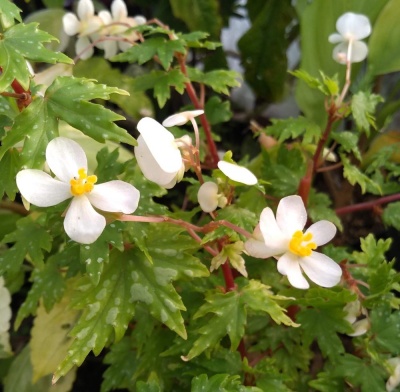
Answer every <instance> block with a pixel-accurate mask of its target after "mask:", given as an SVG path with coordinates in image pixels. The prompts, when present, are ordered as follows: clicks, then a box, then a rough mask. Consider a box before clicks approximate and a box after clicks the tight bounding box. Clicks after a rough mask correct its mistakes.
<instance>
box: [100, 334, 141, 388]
mask: <svg viewBox="0 0 400 392" xmlns="http://www.w3.org/2000/svg"><path fill="white" fill-rule="evenodd" d="M104 363H105V364H107V365H110V366H109V367H108V368H107V369H106V371H105V372H104V373H103V378H104V381H103V383H102V384H101V392H109V391H111V390H114V389H125V388H126V389H127V388H128V387H129V386H131V385H132V374H134V372H135V370H136V367H137V366H138V358H137V353H136V352H135V351H134V350H133V348H132V340H131V339H130V338H129V337H124V338H122V340H120V341H119V342H118V343H115V344H113V345H112V346H111V348H110V351H109V352H108V353H107V355H106V356H105V357H104Z"/></svg>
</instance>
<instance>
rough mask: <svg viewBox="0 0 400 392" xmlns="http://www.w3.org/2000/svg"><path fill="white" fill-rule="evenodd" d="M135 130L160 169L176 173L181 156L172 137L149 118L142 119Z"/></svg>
mask: <svg viewBox="0 0 400 392" xmlns="http://www.w3.org/2000/svg"><path fill="white" fill-rule="evenodd" d="M137 129H138V131H139V132H140V134H141V136H142V138H143V141H144V142H145V144H146V145H147V147H148V149H149V151H150V153H151V155H152V156H153V158H154V159H155V160H156V162H157V163H158V165H159V166H160V168H161V169H162V170H164V171H165V172H167V173H177V172H178V171H179V170H180V168H181V166H182V156H181V153H180V151H179V149H178V147H177V145H176V143H175V138H174V135H173V134H172V133H171V132H169V131H168V130H167V129H165V128H164V127H163V126H162V125H161V124H160V123H158V122H157V121H156V120H153V119H152V118H150V117H144V118H142V119H141V120H140V121H139V123H138V125H137Z"/></svg>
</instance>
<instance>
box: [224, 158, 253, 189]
mask: <svg viewBox="0 0 400 392" xmlns="http://www.w3.org/2000/svg"><path fill="white" fill-rule="evenodd" d="M218 168H219V170H221V171H222V173H224V174H225V175H226V176H227V177H228V178H230V179H231V180H233V181H236V182H240V183H242V184H245V185H255V184H257V177H256V176H255V175H254V174H253V173H252V172H251V171H250V170H249V169H246V168H245V167H243V166H239V165H235V164H233V163H230V162H226V161H219V162H218Z"/></svg>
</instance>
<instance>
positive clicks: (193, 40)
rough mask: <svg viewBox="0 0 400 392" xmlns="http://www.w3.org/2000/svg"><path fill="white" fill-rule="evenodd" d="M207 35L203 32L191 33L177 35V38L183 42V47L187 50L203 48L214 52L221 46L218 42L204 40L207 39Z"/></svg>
mask: <svg viewBox="0 0 400 392" xmlns="http://www.w3.org/2000/svg"><path fill="white" fill-rule="evenodd" d="M209 35H210V34H209V33H206V32H205V31H193V32H192V33H186V34H182V33H177V36H178V37H179V38H180V39H182V40H183V41H185V45H186V46H188V47H189V48H205V49H208V50H215V49H217V48H219V47H220V46H221V45H222V44H221V43H220V42H212V41H207V40H205V39H206V38H207V37H209Z"/></svg>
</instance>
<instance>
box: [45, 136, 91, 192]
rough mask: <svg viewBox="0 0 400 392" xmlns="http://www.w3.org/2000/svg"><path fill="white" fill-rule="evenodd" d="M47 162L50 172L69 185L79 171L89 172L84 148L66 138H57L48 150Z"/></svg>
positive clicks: (48, 146) (49, 145)
mask: <svg viewBox="0 0 400 392" xmlns="http://www.w3.org/2000/svg"><path fill="white" fill-rule="evenodd" d="M46 161H47V164H48V165H49V168H50V170H51V171H52V172H53V173H54V174H55V175H56V176H57V177H58V178H59V179H60V180H61V181H63V182H66V183H67V184H68V185H69V182H70V180H71V179H72V178H73V177H74V176H77V175H78V170H79V169H85V170H87V159H86V155H85V152H84V151H83V149H82V147H81V146H80V145H79V144H78V143H77V142H75V141H73V140H71V139H67V138H66V137H56V138H55V139H53V140H52V141H51V142H50V143H49V144H48V145H47V149H46Z"/></svg>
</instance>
